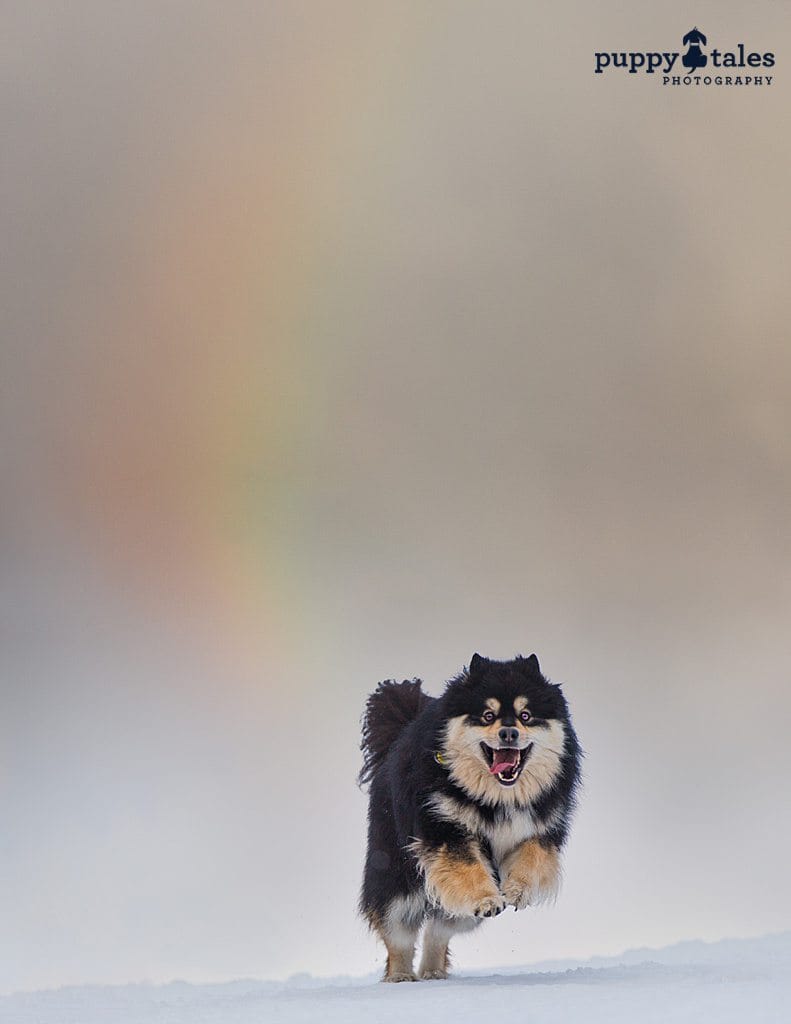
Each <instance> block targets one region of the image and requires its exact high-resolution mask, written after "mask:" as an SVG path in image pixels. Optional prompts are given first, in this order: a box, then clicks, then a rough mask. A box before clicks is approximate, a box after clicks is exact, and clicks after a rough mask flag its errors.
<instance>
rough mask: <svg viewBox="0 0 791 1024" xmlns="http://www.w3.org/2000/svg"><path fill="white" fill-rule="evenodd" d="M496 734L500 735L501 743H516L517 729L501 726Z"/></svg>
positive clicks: (517, 737)
mask: <svg viewBox="0 0 791 1024" xmlns="http://www.w3.org/2000/svg"><path fill="white" fill-rule="evenodd" d="M497 735H498V736H499V737H500V742H501V743H508V744H511V743H516V742H517V740H518V739H519V730H518V729H505V728H503V729H501V730H500V731H499V732H498V733H497Z"/></svg>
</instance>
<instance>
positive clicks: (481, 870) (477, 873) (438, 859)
mask: <svg viewBox="0 0 791 1024" xmlns="http://www.w3.org/2000/svg"><path fill="white" fill-rule="evenodd" d="M412 849H413V850H414V852H415V854H416V856H417V860H418V864H419V865H420V868H421V870H422V872H423V875H424V878H425V886H426V893H427V894H428V897H429V899H431V900H432V901H433V902H434V903H436V904H438V905H439V906H440V907H442V909H443V910H445V912H446V913H448V914H450V915H451V916H458V917H478V916H486V915H487V914H493V913H496V912H499V911H500V910H502V908H503V906H504V905H505V901H504V899H503V897H502V894H501V893H500V891H499V889H498V888H497V886H496V885H495V883H494V879H493V878H492V876H491V874H490V873H489V870H488V868H487V867H486V865H485V864H484V863H483V859H482V857H481V855H480V853H479V852H478V851H477V850H476V849H475V847H474V844H470V847H469V854H468V856H466V857H463V856H460V855H459V854H457V853H451V852H450V851H449V850H448V848H447V846H442V847H440V849H439V850H432V851H428V850H426V849H425V848H424V847H423V844H422V843H420V842H416V843H414V844H413V846H412Z"/></svg>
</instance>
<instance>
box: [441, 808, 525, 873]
mask: <svg viewBox="0 0 791 1024" xmlns="http://www.w3.org/2000/svg"><path fill="white" fill-rule="evenodd" d="M430 805H431V807H432V809H433V810H434V812H435V814H436V815H437V817H439V818H442V819H444V820H445V821H452V822H455V823H456V824H458V825H462V826H463V827H464V828H466V829H467V831H468V832H470V833H471V834H472V835H473V836H476V837H477V838H479V839H485V840H486V842H487V843H488V844H489V849H490V850H491V853H492V859H493V860H494V863H495V864H497V865H499V864H501V863H502V861H503V860H504V858H505V857H506V856H507V855H508V854H509V853H510V852H511V851H512V850H514V849H516V847H517V846H519V844H520V843H523V842H524V841H525V840H526V839H532V838H534V837H535V836H537V835H539V834H540V833H541V832H543V831H544V828H543V827H540V825H539V824H537V823H536V820H535V818H534V817H533V815H532V814H531V812H530V811H529V810H524V809H518V808H515V807H508V808H504V809H503V811H502V813H501V814H498V815H497V816H496V817H495V818H494V819H493V820H488V819H487V818H486V817H484V816H483V815H482V814H480V812H479V811H478V809H477V808H476V807H475V806H474V805H473V804H467V803H462V802H461V801H460V800H456V799H455V798H454V797H452V796H448V795H447V794H444V793H436V794H434V796H432V797H431V800H430ZM542 824H543V823H542Z"/></svg>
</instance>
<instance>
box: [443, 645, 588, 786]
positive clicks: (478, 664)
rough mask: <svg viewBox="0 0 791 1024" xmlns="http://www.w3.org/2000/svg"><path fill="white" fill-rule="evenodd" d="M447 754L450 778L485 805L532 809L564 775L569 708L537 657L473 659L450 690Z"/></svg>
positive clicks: (445, 741) (445, 757) (447, 700)
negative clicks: (546, 676) (516, 804)
mask: <svg viewBox="0 0 791 1024" xmlns="http://www.w3.org/2000/svg"><path fill="white" fill-rule="evenodd" d="M444 700H445V702H446V706H447V709H448V720H447V725H446V728H445V735H444V743H443V749H442V756H443V761H444V762H445V763H446V764H447V766H448V770H449V772H450V774H451V777H452V778H453V779H454V781H456V782H457V783H458V784H459V785H461V786H462V788H463V789H465V790H466V791H467V792H468V793H469V794H470V796H473V797H475V798H476V799H479V800H483V801H484V802H486V803H502V802H505V803H520V804H526V803H530V802H532V801H533V800H535V798H536V797H537V796H538V795H539V794H540V793H541V792H542V791H544V790H546V789H548V788H550V787H551V785H552V783H553V782H554V780H555V778H556V776H557V774H558V773H559V771H560V767H561V765H560V761H561V757H562V755H563V752H564V744H565V740H566V729H565V723H566V722H567V720H568V709H567V706H566V701H565V699H564V697H563V694H562V693H561V692H560V687H558V686H556V685H554V684H552V683H548V682H547V680H546V679H544V677H543V676H542V674H541V669H540V668H539V665H538V659H537V658H536V656H535V655H531V656H530V657H529V658H516V659H514V660H513V661H504V662H501V661H490V660H488V659H487V658H482V657H481V656H480V655H478V654H476V655H473V658H472V660H471V661H470V667H469V670H468V672H467V673H465V674H463V675H461V676H460V677H459V678H458V679H456V680H454V681H453V682H452V683H450V684H449V686H448V689H447V691H446V693H445V697H444Z"/></svg>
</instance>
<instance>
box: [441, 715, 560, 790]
mask: <svg viewBox="0 0 791 1024" xmlns="http://www.w3.org/2000/svg"><path fill="white" fill-rule="evenodd" d="M499 728H500V726H499V724H498V723H497V722H494V723H493V724H492V725H491V726H477V725H469V724H468V722H467V716H466V715H459V716H458V717H456V718H451V720H450V721H449V722H448V725H447V729H446V731H445V742H444V745H443V749H442V756H443V760H444V762H445V763H447V765H448V770H449V773H450V777H451V778H452V779H453V781H454V782H455V783H456V784H457V785H459V786H461V788H462V789H464V790H465V791H466V792H467V793H469V795H470V796H471V797H473V798H474V799H476V800H480V801H481V803H484V804H490V805H494V804H501V805H506V806H509V805H510V806H513V805H514V804H522V805H526V804H531V803H534V802H535V801H536V799H537V798H538V797H539V796H540V795H541V793H543V792H544V791H545V790H547V789H549V788H550V786H551V785H552V783H553V782H554V781H555V778H556V777H557V774H558V772H559V771H560V759H561V757H562V755H563V749H564V745H565V742H566V734H565V731H564V729H563V724H562V723H561V722H558V721H551V722H549V724H548V725H546V726H530V725H527V726H525V725H522V724H521V723H517V728H518V729H519V743H518V744H517V745H518V746H519V747H520V748H524V747H526V746H527V744H528V743H532V744H533V749H532V750H531V751H530V754H529V756H528V759H527V763H526V764H525V766H524V768H523V769H522V774H521V775H520V776H519V779H518V780H517V782H516V784H515V785H514V786H510V787H505V786H501V785H500V783H499V782H498V781H497V779H496V778H495V776H494V775H492V774H491V772H490V771H489V766H488V765H487V764H486V762H485V760H484V756H483V753H482V751H481V748H480V744H481V742H484V743H488V744H489V746H492V747H497V746H499V740H498V738H497V732H498V730H499Z"/></svg>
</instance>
